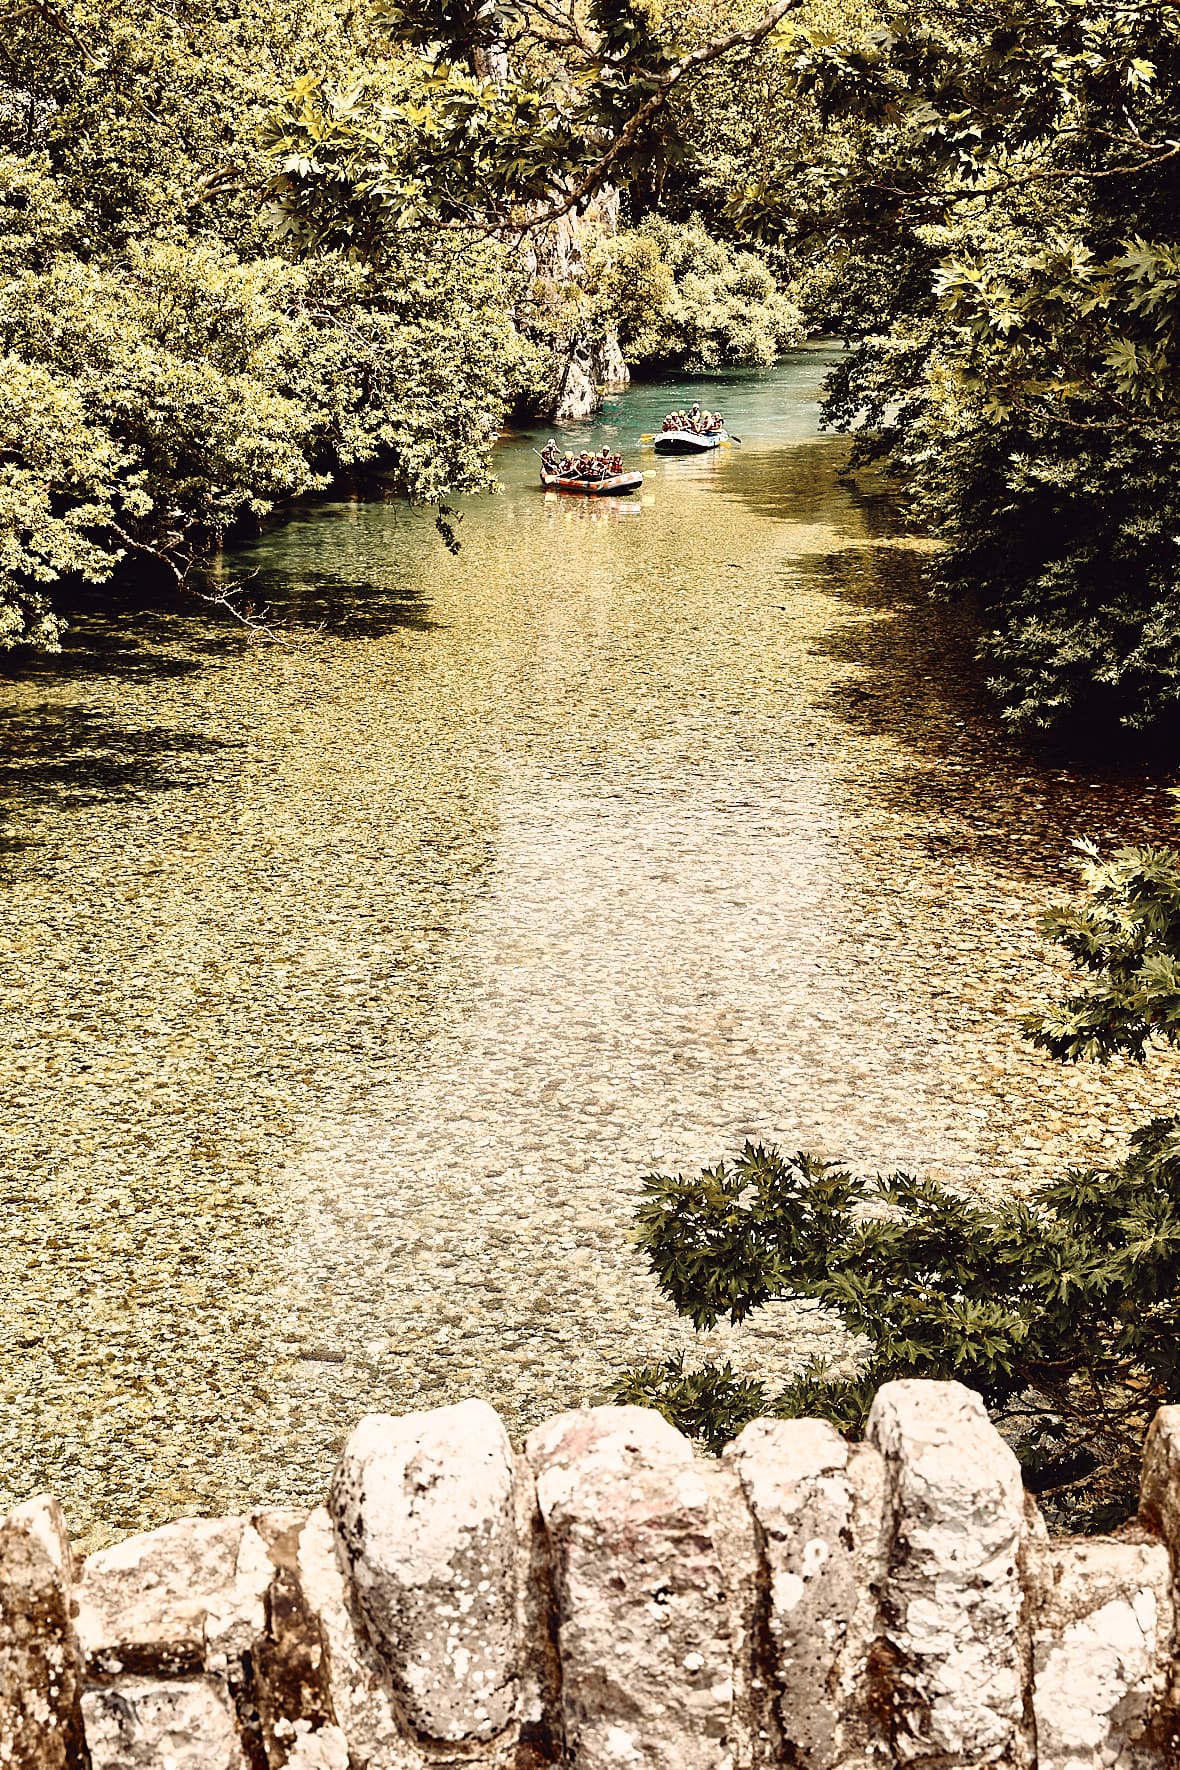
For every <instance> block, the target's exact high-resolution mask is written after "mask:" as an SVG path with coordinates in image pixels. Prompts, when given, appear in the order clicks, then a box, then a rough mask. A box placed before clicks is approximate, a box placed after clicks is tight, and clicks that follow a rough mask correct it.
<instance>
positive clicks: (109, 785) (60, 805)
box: [0, 702, 242, 849]
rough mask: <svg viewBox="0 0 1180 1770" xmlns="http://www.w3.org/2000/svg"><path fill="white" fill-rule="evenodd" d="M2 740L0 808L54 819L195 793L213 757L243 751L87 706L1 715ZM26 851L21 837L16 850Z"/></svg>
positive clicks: (223, 742) (219, 741)
mask: <svg viewBox="0 0 1180 1770" xmlns="http://www.w3.org/2000/svg"><path fill="white" fill-rule="evenodd" d="M0 733H2V740H0V742H2V748H3V755H2V757H0V808H2V807H3V804H4V801H5V799H6V798H12V799H14V800H15V801H16V802H17V803H19V804H20V805H22V806H25V807H27V806H29V805H30V804H38V803H39V804H41V805H43V806H46V807H48V808H49V809H50V810H52V811H55V812H69V811H86V810H89V809H90V808H91V807H92V806H93V805H95V804H96V803H98V802H99V801H101V800H116V801H125V800H130V799H138V798H141V797H143V796H144V795H146V794H149V793H161V792H176V791H184V792H189V791H192V790H193V789H195V788H198V787H200V786H202V785H204V783H205V780H206V776H207V773H208V770H207V767H206V766H205V763H206V761H207V759H208V758H211V757H214V756H220V755H222V754H224V753H225V752H226V751H233V750H238V749H241V748H242V746H241V745H240V744H237V743H235V742H231V741H228V740H224V739H221V738H213V737H207V736H204V735H198V734H197V733H195V732H191V731H178V730H174V729H170V728H168V727H166V726H163V727H161V726H151V727H148V728H143V729H137V728H133V727H130V726H126V725H123V724H121V723H119V722H118V721H115V720H111V719H107V718H105V717H104V716H103V715H102V714H100V713H95V712H93V711H91V710H89V709H87V708H84V707H62V706H54V705H52V704H50V703H48V702H42V703H41V704H40V705H38V706H32V707H27V708H24V709H22V710H21V712H19V713H8V714H3V715H0ZM21 846H24V844H23V843H22V841H21V840H20V838H16V839H15V841H14V842H13V843H12V847H13V848H14V849H15V848H17V847H21Z"/></svg>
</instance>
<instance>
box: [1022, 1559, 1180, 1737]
mask: <svg viewBox="0 0 1180 1770" xmlns="http://www.w3.org/2000/svg"><path fill="white" fill-rule="evenodd" d="M1027 1566H1028V1578H1029V1582H1030V1584H1031V1586H1032V1606H1031V1609H1032V1630H1033V1637H1032V1640H1033V1709H1034V1713H1035V1717H1036V1738H1037V1770H1100V1767H1101V1766H1107V1765H1115V1764H1118V1765H1127V1766H1130V1765H1132V1764H1136V1765H1142V1764H1145V1763H1147V1762H1148V1761H1149V1755H1150V1751H1151V1748H1150V1746H1149V1745H1148V1744H1146V1742H1145V1736H1146V1735H1147V1734H1148V1732H1149V1730H1150V1728H1151V1726H1152V1722H1153V1720H1154V1718H1155V1716H1156V1713H1157V1711H1158V1708H1159V1705H1160V1703H1161V1700H1162V1698H1163V1696H1164V1693H1165V1689H1166V1683H1167V1661H1168V1648H1169V1644H1170V1640H1171V1631H1172V1601H1171V1590H1170V1588H1171V1568H1170V1566H1169V1562H1168V1552H1167V1550H1166V1549H1165V1548H1164V1546H1163V1544H1162V1543H1158V1542H1143V1543H1135V1542H1127V1541H1113V1542H1112V1541H1110V1540H1108V1539H1103V1538H1097V1537H1096V1538H1091V1539H1086V1538H1080V1539H1076V1540H1071V1541H1066V1542H1060V1541H1057V1542H1052V1541H1048V1540H1045V1541H1042V1542H1039V1543H1037V1544H1036V1545H1035V1546H1034V1547H1033V1548H1032V1549H1031V1550H1030V1552H1029V1556H1028V1563H1027ZM1150 1761H1155V1760H1150ZM1160 1761H1162V1760H1160Z"/></svg>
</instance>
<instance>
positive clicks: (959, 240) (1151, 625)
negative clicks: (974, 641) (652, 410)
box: [803, 0, 1180, 737]
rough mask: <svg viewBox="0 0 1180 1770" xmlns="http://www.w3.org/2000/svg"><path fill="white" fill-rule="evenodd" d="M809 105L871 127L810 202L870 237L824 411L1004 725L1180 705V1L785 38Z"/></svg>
mask: <svg viewBox="0 0 1180 1770" xmlns="http://www.w3.org/2000/svg"><path fill="white" fill-rule="evenodd" d="M803 59H804V60H805V61H806V62H807V63H808V65H809V67H810V68H811V69H812V70H813V71H814V72H815V73H816V74H817V75H818V77H819V79H820V82H821V87H822V89H823V91H824V95H825V102H826V103H828V104H829V105H831V106H832V107H833V108H834V109H836V110H837V111H839V110H840V109H841V108H842V107H848V106H855V107H856V108H857V111H858V113H859V114H861V115H863V114H866V113H867V114H868V115H870V116H875V117H876V118H877V119H878V122H877V127H876V129H875V131H874V137H873V143H872V162H873V163H872V170H871V174H870V175H869V176H868V177H867V178H852V179H850V180H848V181H847V184H846V189H845V192H844V194H843V196H842V197H840V199H839V201H838V203H837V206H836V208H837V213H839V214H840V215H841V219H842V224H843V225H844V226H845V227H847V228H848V230H849V237H850V238H851V237H852V235H853V234H854V233H857V232H859V237H860V239H861V240H862V241H863V242H864V243H863V244H862V245H860V246H857V247H855V248H854V251H853V256H858V255H860V254H862V253H864V251H865V250H866V248H867V249H871V247H872V245H873V243H874V242H875V241H877V240H879V238H880V235H881V231H882V225H883V224H884V225H886V226H888V227H889V229H890V231H891V233H892V236H893V237H892V241H891V246H890V250H891V252H892V254H893V256H894V257H895V258H897V257H898V256H899V255H900V256H902V257H905V258H908V260H909V264H910V271H909V274H907V275H903V276H901V277H900V278H899V279H898V281H897V284H896V286H895V288H894V289H891V288H890V287H889V285H888V284H885V285H882V284H880V283H877V285H876V293H877V296H878V300H877V302H876V304H875V305H874V306H873V307H872V308H870V309H868V310H867V311H865V312H864V313H863V315H862V316H861V325H862V328H863V330H864V331H865V332H867V334H868V336H867V337H866V338H865V340H864V342H863V343H862V345H861V347H860V348H859V349H858V350H857V351H856V352H855V353H854V354H853V356H852V357H851V358H850V360H849V362H848V363H847V365H846V366H845V367H844V368H843V370H842V372H841V373H840V374H839V375H838V376H837V377H836V379H835V384H834V386H833V388H832V391H831V396H830V398H829V402H828V408H827V410H828V415H829V417H830V419H831V420H832V421H833V422H835V423H837V424H839V425H842V426H844V427H847V428H850V429H854V430H858V431H859V432H860V433H861V440H860V442H859V445H858V450H857V454H858V458H860V459H873V458H880V457H882V456H884V457H885V458H887V459H888V461H889V462H890V465H891V467H892V469H893V471H894V472H895V473H897V474H898V475H899V476H901V477H902V478H903V480H904V482H905V485H906V490H907V503H908V508H909V511H910V514H911V516H912V518H913V520H914V521H915V522H917V523H919V524H921V525H923V526H924V527H925V528H927V529H928V530H930V531H931V532H933V533H935V534H937V535H939V536H940V537H942V539H943V540H944V541H945V543H946V545H945V547H944V549H943V550H942V553H941V555H940V557H939V560H938V562H937V564H936V567H935V571H934V577H935V581H936V583H937V584H938V585H939V586H940V587H941V589H942V590H944V591H945V592H947V593H949V594H952V595H956V596H958V595H964V594H967V595H970V596H972V597H974V598H976V599H977V600H978V605H979V607H980V610H981V613H982V617H983V625H984V634H983V640H982V647H981V650H982V655H983V658H984V661H985V664H986V667H987V670H988V674H989V679H990V682H991V686H992V688H993V689H994V691H995V692H996V694H997V695H998V696H999V698H1000V700H1001V702H1002V705H1003V707H1004V710H1005V714H1006V716H1007V717H1008V718H1009V719H1010V720H1011V721H1012V722H1013V723H1014V724H1015V725H1017V726H1020V727H1023V728H1026V729H1032V730H1038V729H1039V730H1046V729H1060V730H1064V731H1068V730H1070V729H1071V728H1076V727H1077V726H1079V725H1080V724H1081V722H1083V721H1085V722H1086V723H1088V724H1089V725H1090V726H1091V727H1095V726H1099V727H1100V726H1102V725H1106V726H1114V725H1116V724H1121V725H1123V726H1125V727H1128V728H1132V729H1135V730H1138V731H1141V732H1148V731H1150V732H1153V733H1154V734H1156V735H1157V736H1159V737H1166V736H1167V734H1168V733H1169V732H1174V730H1175V729H1176V724H1177V715H1178V713H1180V595H1178V593H1177V591H1178V579H1177V573H1178V567H1180V550H1178V545H1177V541H1176V536H1177V533H1178V532H1180V494H1178V492H1177V486H1176V480H1175V476H1174V475H1173V474H1172V473H1171V472H1170V467H1169V463H1170V460H1171V458H1172V457H1173V456H1174V454H1175V452H1176V447H1177V443H1178V442H1180V401H1178V398H1177V388H1178V387H1180V374H1178V371H1180V360H1178V355H1177V352H1178V347H1180V332H1178V329H1177V321H1178V318H1180V276H1178V273H1180V255H1178V250H1177V242H1176V225H1175V224H1176V215H1177V214H1178V213H1180V153H1178V151H1177V150H1176V148H1175V140H1176V137H1177V133H1178V107H1180V15H1178V14H1177V12H1176V9H1175V8H1174V7H1172V6H1170V5H1166V4H1158V3H1156V0H1131V3H1130V4H1128V5H1126V6H1120V7H1117V8H1106V7H1095V6H1089V5H1085V4H1080V3H1078V0H1019V3H1018V4H1015V5H1013V6H1010V7H1008V8H1005V9H1001V12H1000V13H999V14H998V15H997V13H996V12H995V9H993V8H990V7H976V6H973V5H971V4H969V3H966V0H965V3H963V4H961V5H955V6H951V7H947V8H945V9H942V10H940V11H936V12H935V13H934V14H932V15H930V16H929V17H928V18H925V19H923V20H922V21H919V22H918V23H917V24H911V25H910V26H909V28H908V30H907V32H906V34H905V35H904V36H903V37H902V38H900V39H898V40H897V41H896V42H893V43H891V44H889V45H888V46H887V47H886V46H882V45H875V44H871V45H869V46H868V47H867V48H866V49H865V50H864V51H863V52H862V53H860V54H859V55H852V56H849V55H848V54H847V53H842V52H840V51H837V50H834V49H832V48H830V47H824V46H817V45H812V46H810V47H809V48H808V49H807V51H806V52H805V54H804V58H803Z"/></svg>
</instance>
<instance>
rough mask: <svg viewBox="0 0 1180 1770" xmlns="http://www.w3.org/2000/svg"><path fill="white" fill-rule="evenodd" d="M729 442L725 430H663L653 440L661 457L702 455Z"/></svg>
mask: <svg viewBox="0 0 1180 1770" xmlns="http://www.w3.org/2000/svg"><path fill="white" fill-rule="evenodd" d="M728 441H729V438H728V436H727V435H726V434H725V432H724V430H711V431H709V432H707V433H705V432H702V431H699V430H661V431H659V432H657V434H656V435H655V436H654V437H653V438H652V443H653V446H654V448H655V450H656V452H657V454H660V455H702V454H704V452H705V450H706V449H717V448H720V447H721V444H722V443H726V442H728Z"/></svg>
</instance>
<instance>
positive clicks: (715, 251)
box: [591, 216, 803, 370]
mask: <svg viewBox="0 0 1180 1770" xmlns="http://www.w3.org/2000/svg"><path fill="white" fill-rule="evenodd" d="M591 289H592V303H593V311H594V317H595V321H596V324H597V327H598V328H605V327H607V326H612V327H614V329H615V330H616V331H617V333H618V338H619V343H620V344H621V345H622V349H623V355H624V356H625V357H626V359H627V361H628V363H629V364H630V365H631V367H632V368H640V369H644V368H646V369H653V368H663V367H667V368H674V369H688V370H700V369H717V368H721V367H722V366H724V365H726V364H731V363H748V364H769V363H773V362H775V361H776V360H777V358H778V357H780V356H781V355H782V353H783V351H784V350H788V349H790V348H791V346H792V345H795V344H798V343H799V341H800V339H801V337H802V335H803V329H802V322H801V317H800V314H799V310H798V308H797V307H795V306H794V304H793V303H792V302H790V301H788V300H787V298H786V296H785V295H783V294H781V293H780V291H779V289H778V287H777V285H776V283H775V279H774V276H773V275H772V273H771V271H770V270H769V268H768V267H767V265H766V264H765V262H764V261H763V260H762V259H761V258H759V257H758V256H757V254H755V253H753V252H741V251H735V250H734V249H733V248H732V247H731V246H729V245H727V244H726V243H725V242H723V241H719V240H714V239H712V238H710V236H709V234H708V233H707V231H706V229H705V227H704V225H703V223H702V222H701V221H699V220H697V219H693V220H691V221H687V222H683V223H674V222H670V221H665V220H663V219H662V218H660V217H658V216H652V217H650V218H649V219H648V220H646V221H644V222H643V223H642V224H641V225H640V226H639V227H637V228H628V229H624V230H623V231H622V232H621V233H619V234H618V235H617V236H616V237H615V238H614V239H613V240H610V241H609V242H606V243H605V244H604V245H603V247H601V248H600V251H599V253H598V255H597V262H596V263H594V264H592V266H591Z"/></svg>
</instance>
